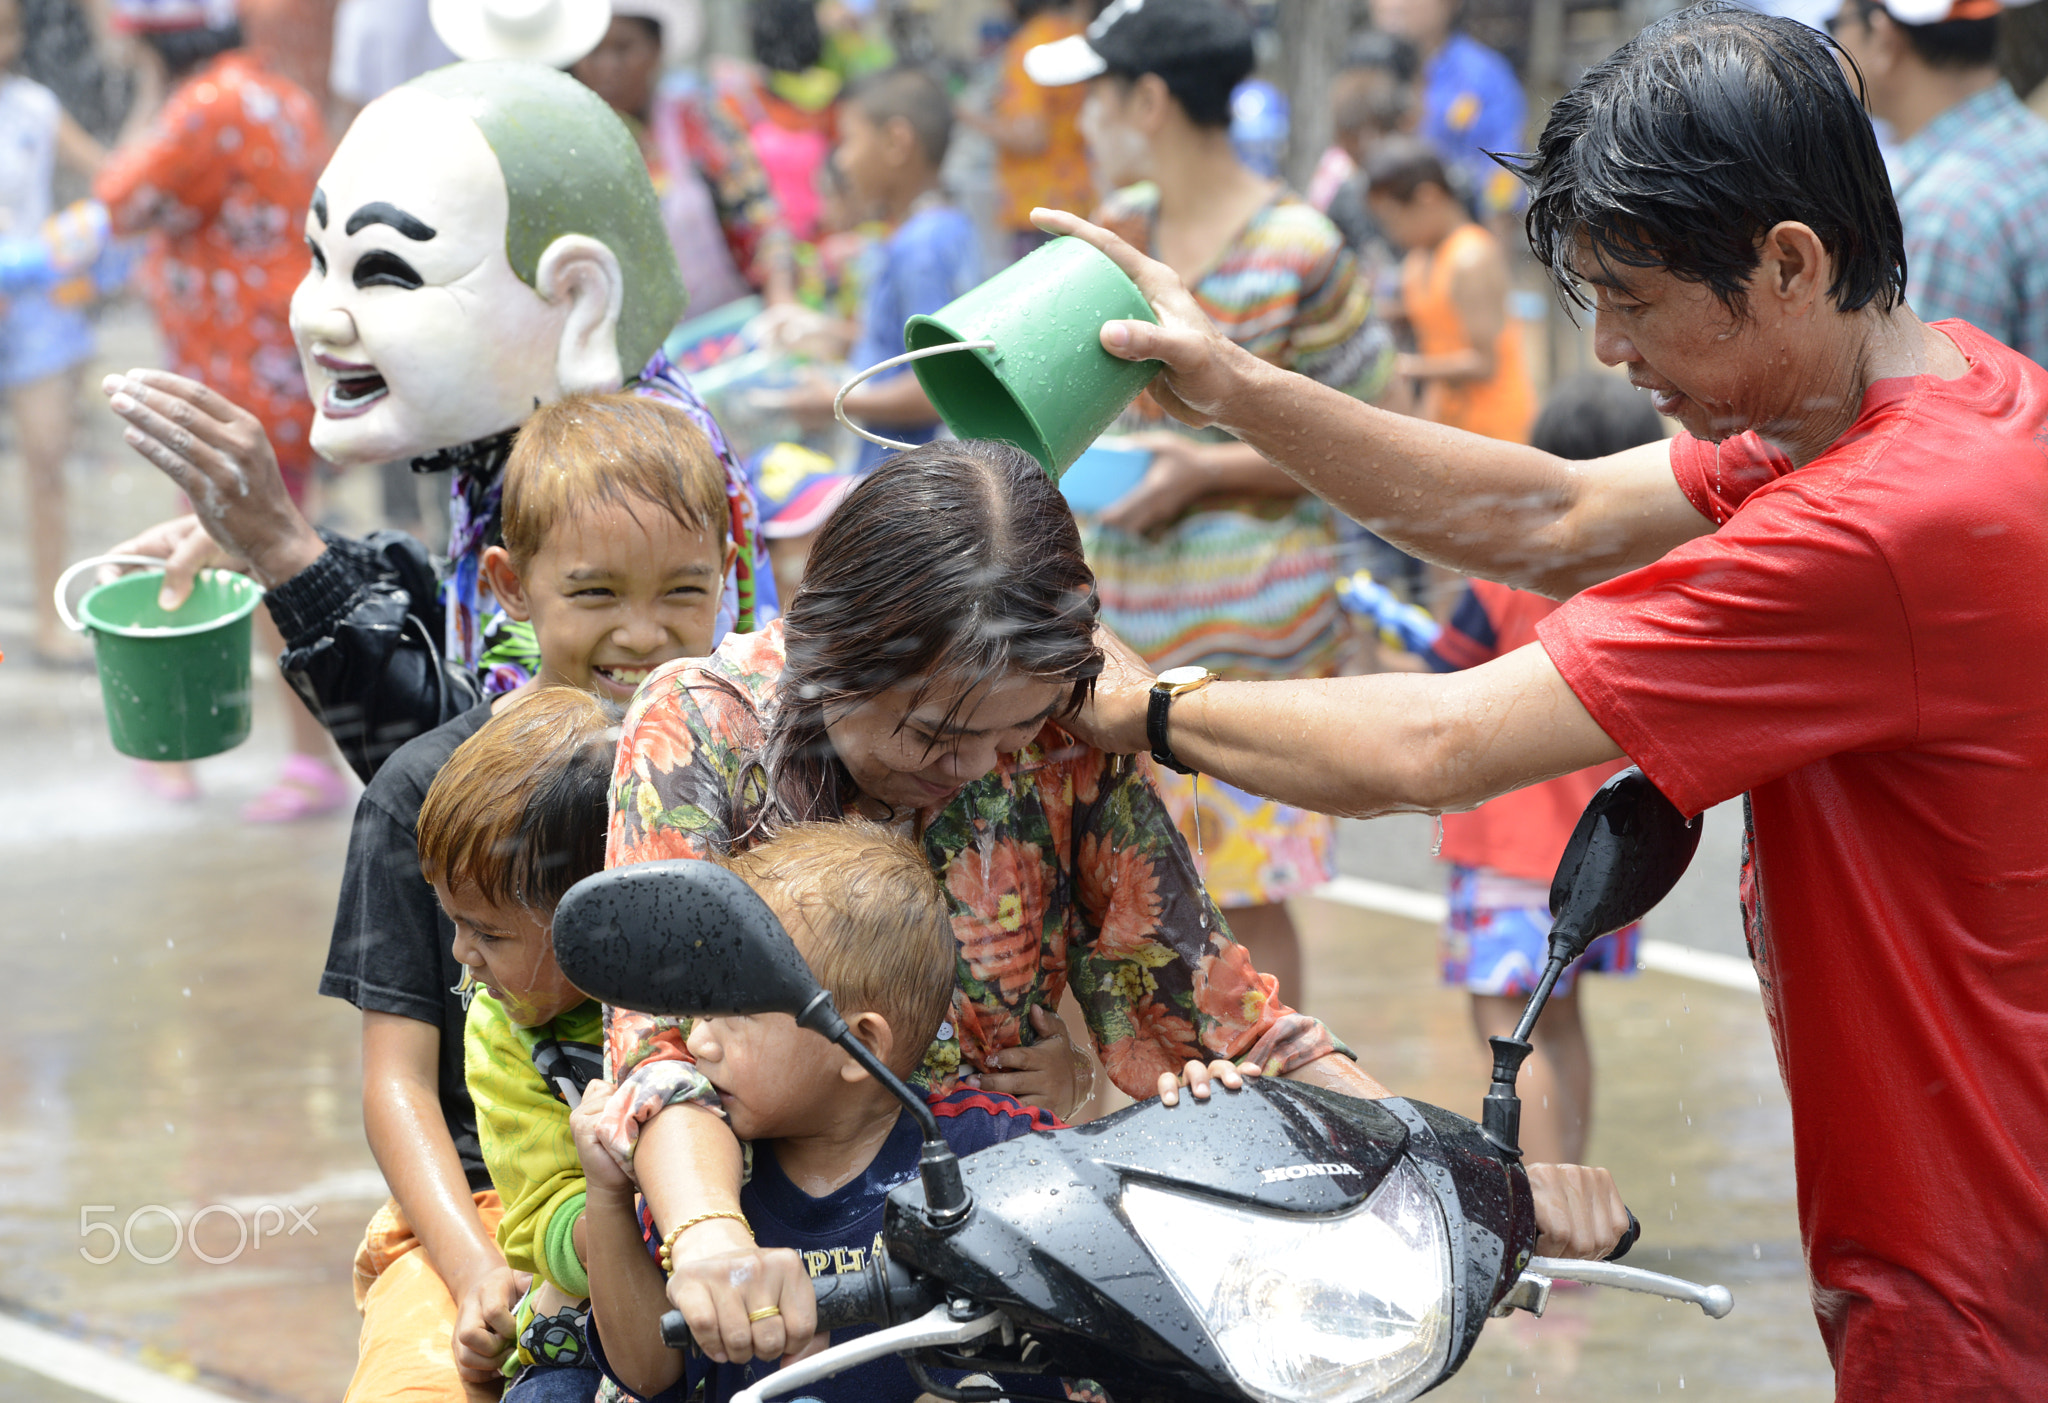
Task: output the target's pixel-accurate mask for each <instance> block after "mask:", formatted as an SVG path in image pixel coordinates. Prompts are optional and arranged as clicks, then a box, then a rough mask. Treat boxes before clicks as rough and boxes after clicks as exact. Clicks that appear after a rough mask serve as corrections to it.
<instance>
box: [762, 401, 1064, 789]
mask: <svg viewBox="0 0 2048 1403" xmlns="http://www.w3.org/2000/svg"><path fill="white" fill-rule="evenodd" d="M1100 607H1101V606H1100V604H1099V602H1098V600H1097V599H1096V594H1095V575H1094V573H1093V572H1092V571H1090V570H1089V568H1088V562H1087V560H1086V559H1085V558H1084V557H1083V555H1082V553H1081V535H1080V532H1079V531H1078V530H1076V529H1075V526H1074V516H1073V513H1072V512H1071V511H1069V510H1068V508H1067V502H1066V498H1064V497H1062V496H1061V495H1060V490H1059V488H1058V487H1057V486H1056V485H1055V484H1054V483H1053V481H1052V479H1051V478H1049V477H1047V476H1046V473H1045V469H1044V468H1042V467H1040V466H1039V465H1038V462H1037V460H1036V459H1034V458H1032V457H1030V456H1029V455H1028V454H1026V453H1024V452H1022V451H1020V450H1019V449H1016V448H1012V447H1011V446H1010V445H1008V444H1006V443H990V442H985V441H981V440H971V441H968V442H965V443H933V444H927V445H925V446H924V447H922V448H914V449H910V450H908V451H906V452H903V453H899V454H897V455H896V456H894V457H892V458H889V459H886V460H884V461H883V463H882V465H881V466H880V467H878V468H876V469H875V471H874V472H873V473H871V474H869V476H868V477H867V478H865V479H864V480H862V481H861V483H860V484H859V485H858V486H856V487H855V488H854V489H853V490H852V491H851V492H849V493H847V494H846V498H845V500H844V501H842V502H840V504H839V505H838V507H837V508H835V509H834V510H833V512H832V515H831V516H830V517H829V518H827V519H826V522H825V524H824V526H822V527H821V528H819V531H818V538H817V540H816V542H815V543H814V544H813V545H812V546H811V553H810V558H809V559H808V560H807V561H806V562H805V565H804V580H803V585H802V586H801V587H800V588H799V589H798V590H797V592H796V597H795V598H794V599H792V600H790V601H789V605H788V608H787V610H786V611H785V612H784V614H783V629H784V643H785V648H786V652H787V659H788V660H787V663H786V665H785V666H784V668H783V672H782V677H781V680H780V681H779V682H778V683H777V684H776V695H775V703H774V707H773V709H772V711H771V712H770V714H769V716H768V721H767V730H768V736H767V743H766V745H765V746H764V747H763V748H762V751H761V756H760V770H761V771H762V772H765V773H764V774H762V775H759V776H758V777H759V778H762V779H764V780H765V789H764V790H763V791H762V792H761V793H760V794H759V795H758V798H760V799H763V800H765V801H766V802H765V804H756V805H753V806H752V807H754V808H755V809H756V810H757V812H756V813H755V814H754V815H752V816H751V817H749V818H746V819H745V820H744V821H743V824H742V825H741V826H751V824H752V822H754V821H756V820H758V821H761V822H765V823H766V824H767V826H769V827H779V826H781V825H782V824H786V823H798V822H806V821H809V820H815V819H836V818H840V817H842V816H843V815H844V813H845V811H846V807H847V806H848V805H849V804H851V803H852V802H853V800H854V797H855V795H856V793H857V790H856V789H855V787H854V783H853V778H852V776H851V775H849V774H848V773H847V771H846V767H845V766H844V765H843V764H841V763H840V761H839V758H838V756H837V755H836V754H835V753H834V751H833V749H832V743H831V741H830V740H829V739H828V738H827V737H826V734H825V727H826V725H827V723H828V721H829V720H831V719H836V717H837V716H838V715H840V714H842V713H843V712H845V711H847V710H850V709H852V708H854V707H856V706H858V705H860V704H861V703H863V702H866V701H868V700H870V699H872V698H874V697H876V696H878V695H880V694H881V693H883V692H885V691H888V690H889V689H890V688H892V687H895V686H897V685H898V684H901V683H906V682H915V683H917V684H918V686H917V692H916V696H915V698H914V699H913V700H912V702H911V705H910V706H909V707H908V708H906V711H909V710H915V709H916V708H917V707H918V706H920V705H922V704H923V699H924V698H925V697H926V696H928V695H930V694H931V693H932V692H933V691H934V690H936V689H941V688H943V689H945V690H946V691H948V692H957V693H958V695H959V696H961V697H962V698H964V697H966V696H968V695H970V694H971V693H972V692H973V691H974V689H975V688H977V687H979V686H981V685H983V684H985V683H990V682H994V681H996V680H997V679H999V678H1002V677H1006V676H1012V675H1021V676H1025V677H1030V678H1033V679H1036V680H1039V681H1047V682H1057V683H1059V684H1061V685H1062V686H1063V687H1065V688H1066V698H1065V705H1064V707H1063V709H1062V710H1061V712H1060V713H1059V714H1061V715H1071V714H1072V713H1073V711H1074V710H1075V709H1077V708H1078V707H1079V706H1080V705H1081V703H1082V702H1083V701H1084V700H1086V699H1087V696H1088V694H1089V690H1090V689H1091V688H1092V687H1093V685H1094V682H1095V677H1096V675H1097V674H1098V673H1100V672H1101V671H1102V653H1101V650H1100V649H1098V648H1097V647H1096V646H1095V617H1096V614H1097V612H1098V611H1099V609H1100ZM947 719H948V720H949V721H950V720H951V719H952V718H951V717H948V718H947Z"/></svg>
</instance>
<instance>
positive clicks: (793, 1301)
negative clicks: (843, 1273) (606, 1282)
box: [668, 1218, 818, 1364]
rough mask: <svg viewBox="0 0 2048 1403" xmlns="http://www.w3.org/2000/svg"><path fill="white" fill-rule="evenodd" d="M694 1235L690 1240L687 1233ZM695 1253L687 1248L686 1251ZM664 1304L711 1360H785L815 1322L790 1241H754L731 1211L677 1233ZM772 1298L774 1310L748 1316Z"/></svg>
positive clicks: (813, 1303) (807, 1283)
mask: <svg viewBox="0 0 2048 1403" xmlns="http://www.w3.org/2000/svg"><path fill="white" fill-rule="evenodd" d="M693 1238H694V1239H696V1240H695V1241H694V1242H692V1241H691V1239H693ZM693 1250H694V1251H695V1252H696V1253H697V1254H698V1255H695V1256H691V1255H688V1254H689V1253H690V1252H691V1251H693ZM674 1251H675V1255H676V1259H677V1260H676V1268H675V1270H674V1271H673V1272H672V1273H670V1275H669V1279H668V1299H669V1304H670V1305H672V1306H674V1307H675V1308H676V1309H677V1310H679V1311H681V1312H682V1313H683V1319H684V1320H686V1321H688V1322H689V1325H690V1333H691V1334H692V1335H695V1336H696V1337H697V1347H698V1348H699V1349H701V1350H703V1351H704V1353H705V1354H707V1355H709V1356H710V1357H711V1359H712V1361H713V1362H714V1363H718V1364H727V1363H731V1364H744V1363H746V1362H747V1361H748V1360H749V1359H754V1358H760V1359H779V1360H782V1361H783V1362H784V1363H787V1362H789V1361H790V1360H791V1359H793V1358H795V1357H796V1356H797V1355H798V1354H800V1353H802V1352H803V1351H804V1350H805V1349H806V1348H807V1347H809V1345H810V1343H811V1336H812V1335H813V1334H814V1333H816V1331H817V1328H818V1298H817V1296H816V1295H815V1294H814V1293H813V1292H812V1290H811V1278H810V1273H808V1272H806V1271H805V1270H804V1259H803V1257H802V1256H801V1255H800V1254H799V1253H797V1252H794V1251H791V1250H790V1249H789V1248H787V1247H766V1248H764V1247H757V1246H755V1245H754V1241H753V1239H752V1238H751V1237H749V1236H748V1235H747V1232H746V1229H745V1228H743V1227H741V1226H740V1225H739V1224H738V1223H736V1222H734V1221H732V1220H731V1219H730V1218H714V1219H712V1220H711V1221H710V1222H707V1223H703V1224H700V1225H699V1226H697V1227H694V1228H692V1229H690V1231H688V1232H686V1233H684V1234H683V1235H682V1237H680V1238H678V1239H677V1240H676V1245H675V1249H674ZM769 1306H776V1307H778V1308H779V1313H778V1314H775V1315H770V1316H766V1317H763V1318H762V1319H759V1320H749V1319H748V1318H747V1317H748V1316H749V1315H751V1314H753V1313H755V1312H756V1311H760V1310H764V1309H766V1308H767V1307H769Z"/></svg>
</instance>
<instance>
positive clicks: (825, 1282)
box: [811, 1260, 889, 1334]
mask: <svg viewBox="0 0 2048 1403" xmlns="http://www.w3.org/2000/svg"><path fill="white" fill-rule="evenodd" d="M880 1266H881V1262H880V1261H879V1260H877V1261H875V1262H873V1263H871V1264H870V1265H869V1266H867V1267H864V1268H862V1269H861V1270H860V1271H854V1272H846V1273H843V1274H842V1275H839V1276H820V1277H813V1278H812V1279H811V1290H813V1291H814V1292H816V1293H817V1296H818V1331H819V1333H821V1334H822V1333H824V1332H826V1331H828V1330H844V1329H847V1328H849V1327H851V1326H854V1325H877V1324H886V1323H887V1321H888V1315H889V1302H888V1299H887V1296H886V1294H885V1293H886V1291H887V1289H888V1280H887V1277H886V1276H885V1275H884V1273H883V1271H882V1270H878V1269H877V1268H878V1267H880Z"/></svg>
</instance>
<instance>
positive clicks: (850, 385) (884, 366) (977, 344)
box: [832, 341, 996, 448]
mask: <svg viewBox="0 0 2048 1403" xmlns="http://www.w3.org/2000/svg"><path fill="white" fill-rule="evenodd" d="M995 348H996V343H995V342H993V341H948V342H947V343H946V344H945V345H943V346H926V347H925V348H924V349H923V350H921V351H905V352H904V353H903V354H902V355H900V356H891V357H889V359H887V360H885V361H881V362H878V363H877V364H874V365H871V366H869V367H868V368H867V369H866V370H863V371H862V372H861V373H860V374H858V375H856V376H854V377H853V378H852V379H851V380H849V381H847V382H846V383H845V384H844V385H841V386H840V387H839V393H838V394H837V395H835V396H833V398H832V417H833V418H835V419H837V420H838V421H839V422H840V423H842V424H844V425H846V427H847V428H849V429H852V430H853V431H854V433H856V434H858V435H859V436H860V437H862V438H864V439H866V440H867V441H868V442H869V443H875V444H880V445H881V446H882V447H884V448H918V447H921V446H922V445H920V444H915V443H902V442H899V441H898V440H896V439H893V438H883V437H882V436H881V435H880V434H871V433H869V432H868V431H867V430H866V429H863V428H862V427H861V426H860V425H858V424H856V423H854V422H853V420H851V419H849V418H847V417H846V396H847V394H848V393H849V392H850V391H852V390H853V389H854V388H855V387H856V386H858V385H859V384H860V383H861V381H863V380H866V379H867V378H869V377H870V376H874V375H880V374H881V373H882V372H883V371H885V370H894V369H895V368H896V367H897V366H899V365H908V364H910V363H911V362H912V361H914V360H923V359H924V358H925V357H926V356H942V355H944V354H946V352H948V351H993V350H994V349H995Z"/></svg>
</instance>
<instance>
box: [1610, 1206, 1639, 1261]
mask: <svg viewBox="0 0 2048 1403" xmlns="http://www.w3.org/2000/svg"><path fill="white" fill-rule="evenodd" d="M1642 1235H1643V1225H1642V1224H1641V1223H1639V1222H1637V1221H1636V1214H1635V1210H1634V1209H1633V1208H1631V1209H1630V1210H1629V1214H1628V1231H1627V1232H1625V1233H1623V1234H1622V1235H1621V1241H1619V1242H1617V1243H1615V1244H1614V1250H1613V1251H1612V1252H1609V1253H1608V1254H1607V1255H1606V1256H1605V1257H1603V1258H1601V1259H1600V1260H1602V1261H1603V1262H1618V1261H1620V1260H1621V1259H1622V1258H1623V1257H1626V1256H1627V1255H1628V1249H1629V1248H1631V1247H1633V1246H1635V1245H1636V1239H1637V1238H1640V1237H1641V1236H1642Z"/></svg>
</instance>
